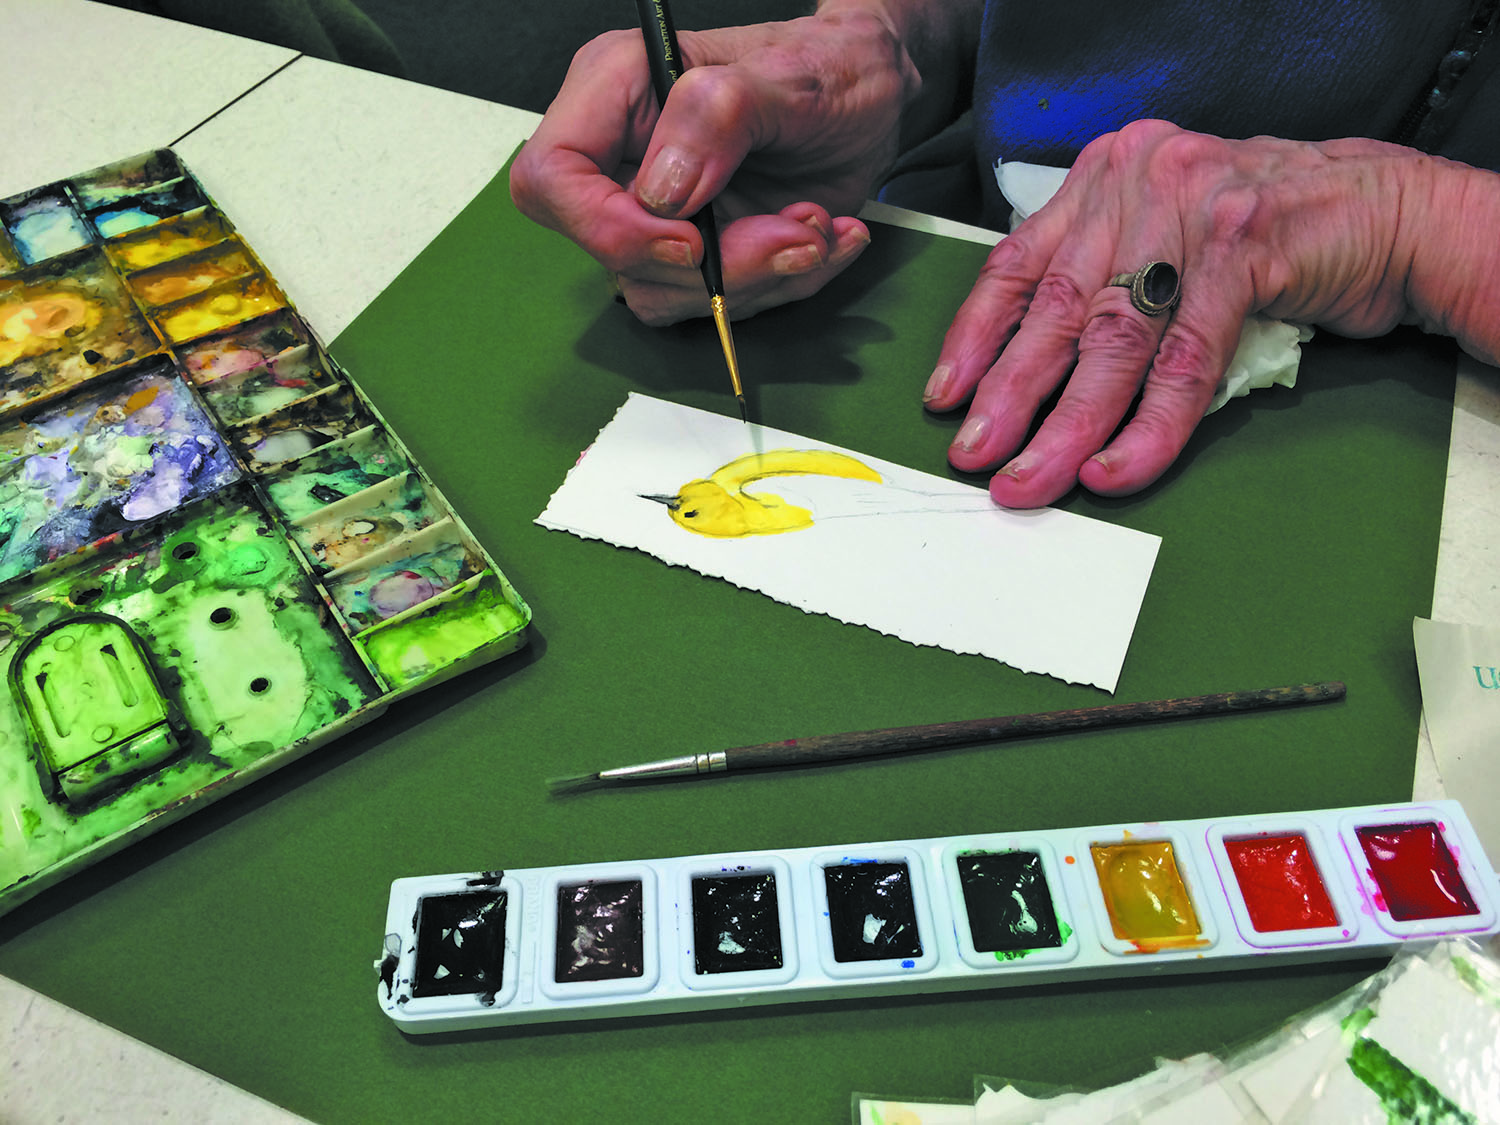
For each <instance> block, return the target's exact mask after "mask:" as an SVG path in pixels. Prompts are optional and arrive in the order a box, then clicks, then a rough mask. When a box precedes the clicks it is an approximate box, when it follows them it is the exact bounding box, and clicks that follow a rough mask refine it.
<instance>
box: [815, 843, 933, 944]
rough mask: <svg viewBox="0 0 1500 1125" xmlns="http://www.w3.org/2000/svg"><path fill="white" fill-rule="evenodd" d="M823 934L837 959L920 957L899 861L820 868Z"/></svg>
mask: <svg viewBox="0 0 1500 1125" xmlns="http://www.w3.org/2000/svg"><path fill="white" fill-rule="evenodd" d="M823 882H824V886H825V887H826V889H827V895H828V930H829V936H830V937H831V938H832V940H833V956H834V959H835V960H837V961H846V962H847V961H883V960H888V959H890V958H893V957H899V958H904V957H920V956H921V955H922V935H921V933H920V931H919V929H918V926H917V911H916V903H915V901H914V900H913V898H912V888H911V870H910V868H909V867H908V866H907V865H906V864H904V863H874V862H870V863H843V864H839V865H837V866H829V867H825V868H823Z"/></svg>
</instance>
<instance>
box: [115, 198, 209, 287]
mask: <svg viewBox="0 0 1500 1125" xmlns="http://www.w3.org/2000/svg"><path fill="white" fill-rule="evenodd" d="M233 230H234V228H233V226H231V225H230V223H229V220H228V219H226V218H225V217H224V216H223V215H221V214H220V213H219V212H218V211H216V210H214V209H213V208H211V207H205V208H201V209H199V210H197V211H190V212H188V213H187V214H185V215H179V216H178V217H177V218H175V219H168V220H165V221H163V222H160V223H157V224H156V225H155V226H153V227H150V228H148V229H144V230H138V231H134V232H132V233H130V234H127V235H122V236H121V237H119V238H112V239H110V240H109V241H108V242H106V243H105V244H104V251H105V253H107V254H108V255H109V257H110V260H111V261H113V262H114V263H115V265H116V266H117V267H118V268H119V270H120V272H121V273H123V274H125V275H126V276H127V277H128V276H129V275H130V274H133V273H135V272H137V271H138V270H145V269H150V268H151V267H152V266H159V265H161V264H162V263H163V262H171V261H174V260H176V259H178V258H182V257H185V256H187V255H188V254H193V253H196V252H197V251H199V250H205V249H207V248H208V247H210V246H214V245H217V244H218V243H220V242H223V241H224V240H225V239H227V238H228V237H229V236H230V234H231V233H232V232H233Z"/></svg>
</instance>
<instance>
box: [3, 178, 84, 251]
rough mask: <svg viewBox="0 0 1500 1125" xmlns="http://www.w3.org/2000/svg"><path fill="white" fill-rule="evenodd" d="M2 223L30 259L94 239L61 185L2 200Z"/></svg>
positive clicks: (78, 245) (74, 247)
mask: <svg viewBox="0 0 1500 1125" xmlns="http://www.w3.org/2000/svg"><path fill="white" fill-rule="evenodd" d="M0 224H3V225H4V227H5V229H6V231H7V233H8V234H9V235H10V241H11V244H12V245H13V246H14V247H15V248H16V252H17V255H18V256H19V257H20V259H21V261H22V262H26V263H31V262H42V261H46V260H47V259H48V258H55V257H57V256H58V255H59V254H66V253H67V252H68V251H70V250H77V249H79V248H80V247H83V246H87V245H89V244H90V243H91V242H93V240H94V239H93V235H92V234H91V233H90V231H89V229H88V226H87V224H85V223H84V221H83V219H82V218H81V217H80V216H79V214H78V212H77V211H76V210H75V209H74V207H73V203H72V200H70V199H69V198H68V194H67V192H66V191H65V190H64V189H62V188H61V187H54V188H44V189H42V190H40V191H34V192H30V193H28V194H26V195H21V196H16V197H13V198H11V199H6V200H0Z"/></svg>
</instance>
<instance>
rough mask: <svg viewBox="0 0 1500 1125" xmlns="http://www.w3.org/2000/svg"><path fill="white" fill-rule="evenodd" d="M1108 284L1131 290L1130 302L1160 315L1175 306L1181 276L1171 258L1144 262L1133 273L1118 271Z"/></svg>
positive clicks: (1142, 309) (1152, 314)
mask: <svg viewBox="0 0 1500 1125" xmlns="http://www.w3.org/2000/svg"><path fill="white" fill-rule="evenodd" d="M1109 284H1110V285H1120V286H1123V287H1124V288H1126V289H1129V290H1130V303H1131V304H1132V305H1134V306H1135V307H1136V308H1138V309H1140V310H1141V312H1143V313H1145V314H1146V315H1147V316H1162V315H1164V314H1165V313H1169V312H1171V311H1172V310H1173V309H1174V308H1176V307H1177V302H1178V300H1180V299H1181V297H1182V279H1181V278H1180V277H1179V276H1178V274H1177V267H1176V266H1174V265H1172V264H1171V263H1170V262H1147V263H1146V264H1145V265H1144V266H1142V267H1141V268H1140V269H1138V270H1136V271H1135V272H1134V273H1117V274H1115V276H1114V277H1112V278H1110V279H1109Z"/></svg>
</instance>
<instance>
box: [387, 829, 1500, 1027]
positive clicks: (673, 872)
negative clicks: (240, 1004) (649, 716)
mask: <svg viewBox="0 0 1500 1125" xmlns="http://www.w3.org/2000/svg"><path fill="white" fill-rule="evenodd" d="M1497 909H1500V880H1497V878H1496V875H1495V872H1494V869H1493V868H1492V867H1491V866H1490V864H1489V862H1488V861H1487V860H1486V859H1485V857H1484V854H1483V852H1482V850H1481V849H1480V845H1479V842H1478V839H1477V837H1476V836H1475V834H1474V831H1473V828H1472V826H1471V825H1470V824H1469V821H1468V819H1467V817H1466V816H1465V815H1464V812H1463V809H1462V807H1461V806H1460V805H1459V804H1458V802H1456V801H1437V802H1429V803H1424V804H1410V805H1395V806H1371V807H1366V808H1350V809H1339V810H1332V811H1322V812H1303V813H1291V814H1286V815H1281V816H1257V817H1228V818H1218V819H1210V820H1193V821H1176V822H1164V823H1159V824H1135V825H1109V826H1096V827H1092V828H1080V829H1059V830H1046V831H1039V832H1018V833H1005V832H998V833H994V834H990V835H975V836H960V837H947V838H939V839H928V840H905V841H890V842H885V843H876V844H860V845H856V846H852V847H851V846H835V847H813V848H799V849H796V850H792V851H783V852H771V851H762V852H749V853H744V854H733V855H700V856H686V857H679V858H675V859H657V860H641V861H634V862H610V863H600V864H596V865H595V864H575V865H570V866H565V867H554V868H533V869H525V870H512V871H488V872H476V873H472V874H456V875H435V876H429V877H422V878H406V879H398V880H396V881H395V882H394V883H392V885H391V893H390V903H389V907H388V910H387V913H386V937H385V943H384V949H383V951H382V956H381V958H380V960H379V961H377V962H376V969H377V972H378V974H379V978H380V979H379V983H378V984H377V999H378V1001H379V1003H380V1006H381V1008H382V1009H383V1010H384V1011H385V1012H386V1014H387V1015H388V1016H390V1017H391V1019H393V1020H395V1021H396V1023H397V1025H398V1026H399V1027H400V1028H401V1030H403V1031H406V1032H410V1033H426V1032H437V1031H457V1030H465V1029H471V1028H484V1027H500V1026H505V1025H509V1024H523V1023H533V1022H542V1021H553V1020H585V1019H598V1018H603V1017H609V1016H632V1015H647V1014H653V1013H670V1012H685V1011H695V1010H700V1009H708V1008H725V1007H738V1006H742V1005H745V1004H777V1003H789V1002H793V1001H799V1000H830V999H833V1000H836V999H839V998H841V997H848V998H853V997H861V996H881V995H894V994H899V993H926V992H943V991H954V990H963V989H979V988H989V987H1003V986H1006V985H1036V984H1042V983H1046V982H1049V981H1072V980H1084V979H1090V978H1102V977H1114V976H1133V975H1142V974H1151V973H1159V972H1203V971H1208V972H1216V971H1220V970H1225V969H1240V968H1254V967H1264V968H1271V967H1274V966H1277V965H1284V964H1291V963H1295V962H1302V961H1310V960H1326V959H1334V958H1351V957H1376V956H1381V955H1383V954H1387V953H1390V952H1393V951H1394V950H1396V949H1397V948H1399V947H1401V946H1402V945H1403V944H1405V943H1408V942H1412V941H1418V940H1423V939H1429V940H1430V939H1433V938H1437V937H1444V936H1448V935H1453V934H1469V935H1476V936H1483V935H1490V934H1494V933H1496V931H1497V924H1500V923H1497Z"/></svg>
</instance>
